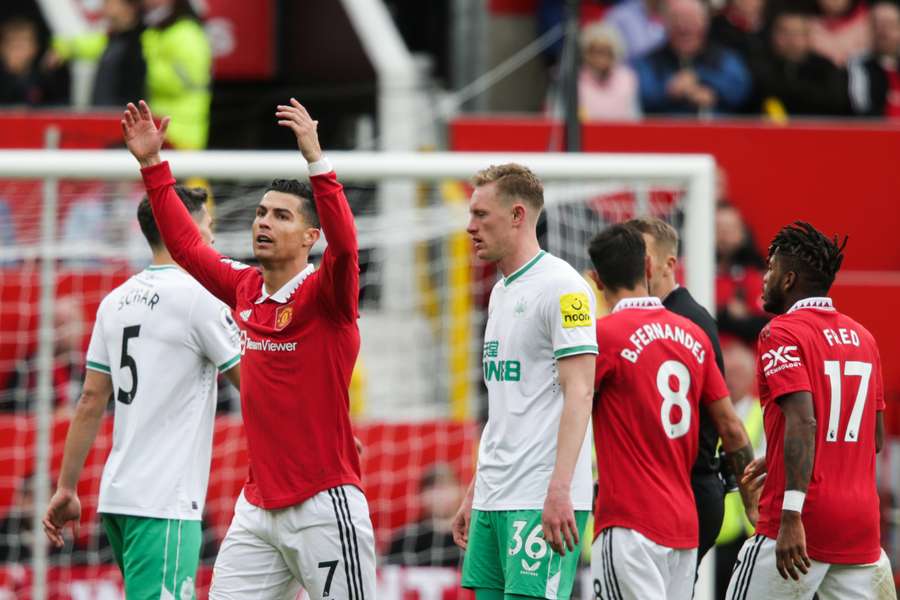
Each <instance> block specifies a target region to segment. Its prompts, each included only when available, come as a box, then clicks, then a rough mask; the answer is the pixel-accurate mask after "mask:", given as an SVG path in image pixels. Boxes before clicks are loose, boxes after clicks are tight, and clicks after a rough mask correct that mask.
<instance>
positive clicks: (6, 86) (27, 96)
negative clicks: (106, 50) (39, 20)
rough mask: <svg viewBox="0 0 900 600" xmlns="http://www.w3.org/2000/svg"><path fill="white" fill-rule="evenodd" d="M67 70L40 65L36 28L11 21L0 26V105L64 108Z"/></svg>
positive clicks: (18, 20)
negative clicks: (60, 106)
mask: <svg viewBox="0 0 900 600" xmlns="http://www.w3.org/2000/svg"><path fill="white" fill-rule="evenodd" d="M68 98H69V78H68V70H67V69H59V68H51V67H49V66H48V65H45V64H44V63H43V57H42V54H41V44H40V39H39V36H38V26H37V24H36V23H35V22H34V21H31V20H30V19H26V18H23V17H14V18H12V19H9V20H7V21H6V22H4V23H3V24H2V25H0V104H24V105H27V106H43V105H52V104H66V103H67V102H68Z"/></svg>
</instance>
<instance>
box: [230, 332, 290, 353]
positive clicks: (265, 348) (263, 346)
mask: <svg viewBox="0 0 900 600" xmlns="http://www.w3.org/2000/svg"><path fill="white" fill-rule="evenodd" d="M296 349H297V342H273V341H272V340H269V339H262V340H254V339H253V338H252V337H250V335H249V334H248V333H247V331H246V330H241V355H242V356H243V355H244V354H246V352H247V350H253V351H255V352H293V351H295V350H296Z"/></svg>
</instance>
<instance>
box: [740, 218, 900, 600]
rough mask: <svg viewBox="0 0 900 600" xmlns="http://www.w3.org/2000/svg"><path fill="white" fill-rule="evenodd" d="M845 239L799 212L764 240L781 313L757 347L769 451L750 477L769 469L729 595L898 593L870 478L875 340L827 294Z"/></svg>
mask: <svg viewBox="0 0 900 600" xmlns="http://www.w3.org/2000/svg"><path fill="white" fill-rule="evenodd" d="M845 245H846V239H845V240H844V241H843V243H838V240H837V238H835V239H834V240H831V239H828V238H827V237H826V236H824V235H823V234H822V233H820V232H819V231H817V230H816V229H815V228H814V227H812V226H811V225H809V224H808V223H802V222H797V223H794V224H793V225H789V226H787V227H785V228H783V229H782V230H781V231H780V232H779V233H778V235H776V236H775V239H774V240H773V242H772V245H771V246H770V247H769V267H768V270H767V271H766V275H765V284H764V289H763V300H764V302H765V307H766V310H767V311H769V312H771V313H774V314H776V315H778V316H777V317H775V318H774V319H773V320H772V321H771V322H770V323H769V325H767V326H766V327H765V328H764V329H763V330H762V332H761V333H760V336H759V344H758V348H757V353H758V357H757V370H758V377H759V395H760V402H761V403H762V406H763V411H764V421H765V430H766V442H767V451H766V457H765V459H759V460H757V461H754V463H753V464H752V465H751V466H750V467H749V468H748V470H747V476H746V477H745V479H747V480H748V481H749V480H752V479H754V478H756V476H757V475H760V474H761V473H762V472H763V471H767V473H766V477H765V480H764V484H763V488H762V495H761V497H760V499H759V521H758V523H757V530H756V531H757V535H756V536H754V537H753V538H751V539H750V540H748V541H747V542H746V543H745V544H744V547H743V548H742V549H741V552H740V554H739V555H738V561H737V564H736V567H735V571H734V574H733V575H732V579H731V582H730V584H729V589H728V596H727V597H728V598H729V599H739V600H745V599H746V600H752V599H756V600H763V599H765V600H769V599H775V600H778V599H780V598H792V599H793V598H797V599H800V600H804V599H806V600H808V599H811V598H813V596H814V595H815V594H817V593H818V597H819V598H820V599H821V600H832V599H834V600H837V599H841V600H846V599H852V598H860V599H863V598H879V599H881V598H896V592H895V590H894V582H893V577H892V575H891V570H890V564H889V562H888V559H887V556H886V555H885V553H884V551H883V550H882V549H881V545H880V528H879V524H880V519H879V504H878V493H877V490H876V483H875V454H876V453H877V452H878V451H879V450H880V449H881V446H882V444H883V438H884V424H883V418H882V411H883V410H884V406H885V405H884V391H883V389H882V380H881V360H880V358H879V355H878V346H877V345H876V344H875V340H874V338H873V337H872V335H871V334H870V333H869V332H868V331H867V330H866V328H865V327H863V326H862V325H860V324H859V323H857V322H856V321H854V320H853V319H851V318H850V317H848V316H846V315H843V314H841V313H840V312H838V310H837V309H836V308H835V307H834V305H833V303H832V301H831V299H830V298H828V297H827V294H828V291H829V289H830V288H831V284H832V282H833V281H834V277H835V275H836V274H837V271H838V269H839V268H840V265H841V262H842V260H843V248H844V246H845Z"/></svg>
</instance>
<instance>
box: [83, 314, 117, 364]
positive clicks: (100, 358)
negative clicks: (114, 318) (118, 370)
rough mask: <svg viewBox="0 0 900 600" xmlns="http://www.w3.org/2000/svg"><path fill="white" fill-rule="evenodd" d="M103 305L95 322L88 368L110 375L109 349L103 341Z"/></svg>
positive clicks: (88, 355) (88, 356)
mask: <svg viewBox="0 0 900 600" xmlns="http://www.w3.org/2000/svg"><path fill="white" fill-rule="evenodd" d="M102 319H103V304H102V303H101V304H100V308H98V309H97V318H96V319H95V320H94V330H93V331H92V332H91V342H90V344H88V351H87V358H86V363H87V364H86V365H85V366H86V368H88V369H90V370H92V371H99V372H100V373H106V374H107V375H109V374H110V373H111V370H110V360H109V348H107V347H106V341H105V340H104V339H103V323H102Z"/></svg>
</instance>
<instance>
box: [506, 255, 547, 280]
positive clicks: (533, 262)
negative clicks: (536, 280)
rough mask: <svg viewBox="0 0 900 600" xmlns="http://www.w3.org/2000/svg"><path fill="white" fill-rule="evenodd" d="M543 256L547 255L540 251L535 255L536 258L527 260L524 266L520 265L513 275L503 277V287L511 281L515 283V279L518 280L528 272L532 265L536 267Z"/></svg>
mask: <svg viewBox="0 0 900 600" xmlns="http://www.w3.org/2000/svg"><path fill="white" fill-rule="evenodd" d="M545 254H547V253H546V252H545V251H544V250H541V251H540V252H538V253H537V256H535V257H534V258H532V259H531V260H529V261H528V262H527V263H525V264H524V265H522V266H521V267H519V268H518V269H516V270H515V271H513V273H512V274H511V275H510V276H509V277H504V278H503V285H505V286H508V285H509V284H511V283H512V282H513V281H515V280H516V279H518V278H519V277H521V276H522V275H524V274H525V272H526V271H528V269H530V268H531V267H533V266H534V265H536V264H537V262H538V261H539V260H541V258H543V257H544V255H545Z"/></svg>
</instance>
